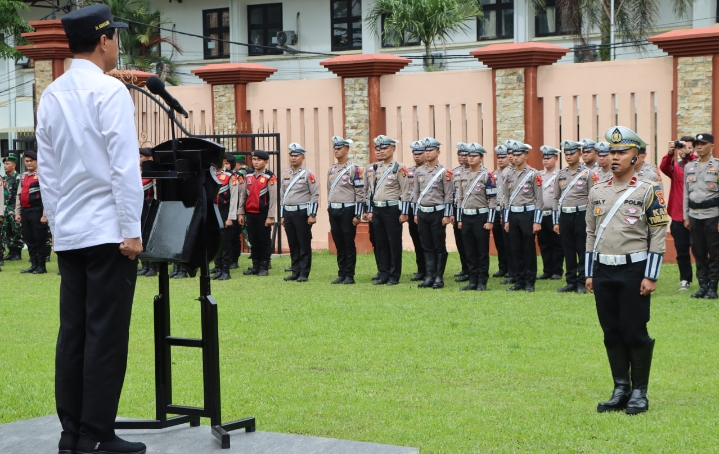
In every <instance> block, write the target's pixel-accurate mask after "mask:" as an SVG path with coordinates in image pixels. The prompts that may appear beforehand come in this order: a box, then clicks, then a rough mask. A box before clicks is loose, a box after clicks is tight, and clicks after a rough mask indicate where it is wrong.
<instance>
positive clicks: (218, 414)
mask: <svg viewBox="0 0 719 454" xmlns="http://www.w3.org/2000/svg"><path fill="white" fill-rule="evenodd" d="M171 118H172V115H171ZM173 132H174V131H173ZM224 151H225V149H224V147H222V146H221V145H219V144H217V143H215V142H211V141H209V140H204V139H199V138H194V137H185V138H179V139H174V138H173V140H169V141H167V142H164V143H162V144H160V145H158V146H156V147H155V148H153V149H152V154H153V159H154V160H153V161H145V162H143V165H142V176H143V177H144V178H152V179H154V180H155V182H156V193H157V199H148V200H145V204H144V206H143V211H142V243H143V245H144V251H143V252H142V253H141V254H140V256H139V257H140V258H141V259H143V260H147V261H151V262H157V263H158V264H159V289H158V294H157V296H155V300H154V326H155V327H154V343H155V401H156V408H155V419H152V420H123V421H116V422H115V427H116V428H118V429H164V428H167V427H172V426H176V425H179V424H188V423H189V424H190V425H191V426H199V425H200V418H209V419H210V427H211V432H212V434H213V435H214V436H215V437H216V438H217V439H218V440H219V441H220V443H221V446H222V448H223V449H227V448H229V447H230V434H229V432H230V431H233V430H236V429H245V431H247V432H254V431H255V418H254V417H249V418H245V419H241V420H237V421H232V422H228V423H223V422H222V408H221V393H220V350H219V339H218V322H217V302H216V301H215V299H214V298H213V297H212V295H211V294H210V293H211V289H210V277H209V262H210V261H211V260H214V258H215V257H216V256H217V255H218V254H219V252H220V250H221V248H222V245H223V235H222V230H223V228H224V225H223V223H222V220H221V217H220V213H219V210H218V209H217V205H216V204H215V199H216V196H217V191H218V189H219V187H220V182H219V181H218V180H217V178H216V169H219V168H221V167H222V160H223V158H224ZM170 262H173V263H176V264H178V265H180V266H183V267H184V268H185V269H186V270H187V272H188V274H189V275H190V276H192V277H195V276H196V275H197V274H198V272H199V275H200V279H199V281H200V296H199V298H198V299H197V300H198V301H199V304H200V313H201V320H200V323H201V333H202V338H200V339H190V338H181V337H174V336H172V335H171V329H170V328H171V327H170V307H171V306H170V303H171V298H170V279H169V274H168V263H170ZM172 347H186V348H198V349H200V350H202V377H203V379H202V384H203V389H204V396H203V400H204V406H203V407H191V406H185V405H178V404H177V403H175V402H174V400H173V393H172V351H171V350H172Z"/></svg>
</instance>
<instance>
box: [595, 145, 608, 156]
mask: <svg viewBox="0 0 719 454" xmlns="http://www.w3.org/2000/svg"><path fill="white" fill-rule="evenodd" d="M594 149H595V150H597V155H598V156H607V155H608V154H609V142H597V143H595V144H594Z"/></svg>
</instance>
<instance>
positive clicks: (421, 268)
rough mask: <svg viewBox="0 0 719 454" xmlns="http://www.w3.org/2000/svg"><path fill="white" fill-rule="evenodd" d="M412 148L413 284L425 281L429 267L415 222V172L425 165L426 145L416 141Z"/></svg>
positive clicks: (409, 179) (410, 220) (409, 169)
mask: <svg viewBox="0 0 719 454" xmlns="http://www.w3.org/2000/svg"><path fill="white" fill-rule="evenodd" d="M410 147H411V148H412V158H413V159H414V165H413V166H412V167H407V183H408V184H409V187H410V192H409V202H410V213H411V215H410V216H409V217H408V218H407V227H408V228H409V236H410V237H412V244H413V245H414V257H415V261H416V262H417V272H416V273H414V276H412V278H411V279H410V281H412V282H418V281H424V277H425V275H426V274H427V267H426V266H425V259H424V251H423V250H422V241H421V240H420V238H419V228H418V227H417V223H416V222H414V209H415V203H414V178H415V172H416V171H417V168H418V167H421V166H423V165H424V161H425V156H424V144H422V142H420V141H415V142H412V143H411V144H410Z"/></svg>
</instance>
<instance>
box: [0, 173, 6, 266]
mask: <svg viewBox="0 0 719 454" xmlns="http://www.w3.org/2000/svg"><path fill="white" fill-rule="evenodd" d="M4 213H5V182H4V181H2V180H0V225H2V222H3V221H4V220H5V215H4ZM1 233H2V232H0V242H2V234H1ZM3 265H5V262H4V261H3V260H2V254H0V266H3ZM0 271H2V269H1V268H0Z"/></svg>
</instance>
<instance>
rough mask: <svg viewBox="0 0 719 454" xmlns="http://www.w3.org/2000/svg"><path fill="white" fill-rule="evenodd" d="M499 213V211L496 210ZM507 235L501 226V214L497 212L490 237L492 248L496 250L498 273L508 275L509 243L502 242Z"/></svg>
mask: <svg viewBox="0 0 719 454" xmlns="http://www.w3.org/2000/svg"><path fill="white" fill-rule="evenodd" d="M497 210H498V211H499V209H497ZM505 235H507V233H506V232H505V231H504V227H503V226H502V221H501V214H500V213H499V212H498V213H497V214H496V216H495V217H494V225H493V226H492V236H493V237H494V247H495V248H496V249H497V260H498V261H499V271H502V272H504V273H505V274H506V273H509V257H508V256H507V255H508V254H507V250H508V249H509V243H506V244H505V242H504V238H505Z"/></svg>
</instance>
